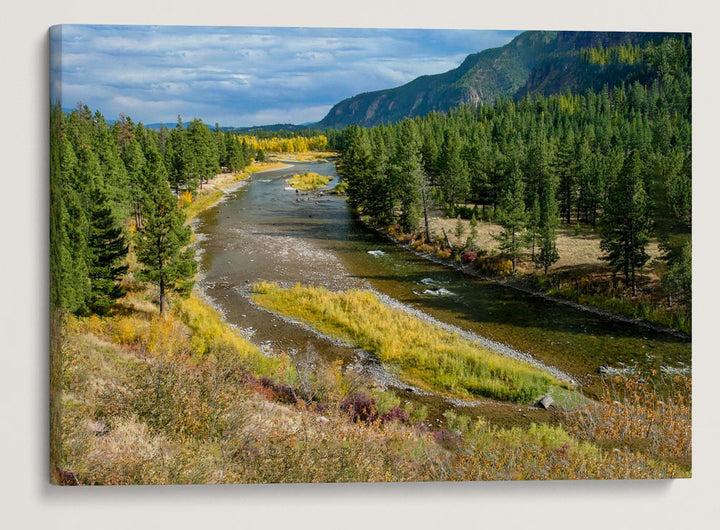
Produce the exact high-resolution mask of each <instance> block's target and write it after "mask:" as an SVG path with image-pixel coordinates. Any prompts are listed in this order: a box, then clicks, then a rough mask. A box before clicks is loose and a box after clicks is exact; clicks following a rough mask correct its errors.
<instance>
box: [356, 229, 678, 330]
mask: <svg viewBox="0 0 720 530" xmlns="http://www.w3.org/2000/svg"><path fill="white" fill-rule="evenodd" d="M361 222H362V223H363V224H364V225H365V226H366V227H367V228H369V229H371V230H374V231H375V232H377V233H378V234H380V235H382V236H383V237H385V238H386V239H387V240H389V241H391V242H392V243H394V244H395V245H397V246H399V247H401V248H403V249H405V250H407V251H409V252H412V253H413V254H415V255H416V256H418V257H420V258H423V259H425V260H428V261H431V262H433V263H437V264H438V265H443V266H445V267H449V268H452V269H455V270H457V271H458V272H461V273H463V274H465V275H467V276H471V277H473V278H478V279H479V280H482V281H485V282H492V283H494V284H497V285H501V286H503V287H507V288H509V289H515V290H516V291H520V292H522V293H525V294H529V295H531V296H536V297H538V298H541V299H543V300H548V301H550V302H554V303H557V304H563V305H566V306H569V307H572V308H574V309H578V310H580V311H586V312H588V313H592V314H594V315H598V316H602V317H605V318H609V319H612V320H615V321H618V322H624V323H627V324H633V325H636V326H639V327H642V328H645V329H649V330H652V331H657V332H659V333H667V334H669V335H672V336H673V337H676V338H679V339H683V340H688V341H689V340H690V338H691V337H690V336H689V335H688V334H687V333H683V332H682V331H678V330H676V329H672V328H669V327H667V326H661V325H659V324H653V323H651V322H647V321H646V320H639V319H635V318H631V317H627V316H625V315H618V314H617V313H613V312H611V311H608V310H606V309H601V308H599V307H593V306H590V305H586V304H580V303H578V302H573V301H572V300H567V299H565V298H560V297H558V296H552V295H549V294H545V293H541V292H539V291H536V290H534V289H531V288H529V287H526V286H523V285H518V284H516V283H513V282H510V281H507V280H501V279H498V278H492V277H488V276H482V275H481V274H478V272H477V271H476V270H473V269H469V268H467V267H465V266H464V265H463V264H462V263H456V262H453V261H450V260H444V259H441V258H439V257H437V256H433V255H431V254H427V253H424V252H419V251H417V250H415V249H414V248H412V246H411V245H409V244H407V243H403V242H401V241H399V240H398V239H397V238H395V237H393V236H392V235H391V234H390V233H389V232H388V231H387V230H385V229H383V228H380V227H377V226H374V225H372V224H371V223H367V222H365V221H363V220H361Z"/></svg>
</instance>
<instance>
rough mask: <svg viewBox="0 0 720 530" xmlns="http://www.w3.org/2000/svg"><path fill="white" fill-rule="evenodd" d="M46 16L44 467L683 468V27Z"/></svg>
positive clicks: (178, 472) (97, 476) (583, 475)
mask: <svg viewBox="0 0 720 530" xmlns="http://www.w3.org/2000/svg"><path fill="white" fill-rule="evenodd" d="M50 42H51V66H50V74H51V75H50V83H51V90H50V96H51V102H50V109H49V111H50V195H51V201H50V280H51V281H50V306H51V315H50V318H51V325H50V331H51V341H50V349H51V351H50V355H51V363H50V367H51V369H50V388H51V393H50V398H51V407H50V416H51V417H50V425H51V429H50V438H51V440H50V453H51V454H50V472H51V473H50V475H51V482H52V483H54V484H63V485H100V484H103V485H119V484H125V485H126V484H135V485H141V484H207V483H278V482H295V483H305V482H378V481H382V482H390V481H486V480H543V479H620V478H621V479H643V478H682V477H690V476H691V471H692V466H691V462H692V459H691V454H692V451H691V423H692V422H691V418H692V414H691V412H692V410H691V409H692V407H691V405H692V403H691V388H692V373H691V306H692V300H691V271H692V266H691V265H692V252H691V221H692V202H691V189H692V162H691V161H692V137H691V129H692V127H691V65H692V61H691V57H692V40H691V35H690V34H687V33H643V32H635V33H629V32H622V33H621V32H577V31H525V32H520V31H488V30H473V31H470V30H462V31H461V30H431V29H427V30H408V29H404V30H400V29H398V30H393V29H334V28H280V27H277V28H272V27H269V28H260V27H188V26H182V27H181V26H92V25H62V26H54V27H53V28H51V30H50Z"/></svg>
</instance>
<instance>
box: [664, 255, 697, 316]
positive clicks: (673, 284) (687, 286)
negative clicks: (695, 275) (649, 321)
mask: <svg viewBox="0 0 720 530" xmlns="http://www.w3.org/2000/svg"><path fill="white" fill-rule="evenodd" d="M662 283H663V286H664V287H665V290H666V291H667V293H668V305H669V306H672V304H673V300H674V299H678V298H679V299H681V300H684V301H686V302H688V303H690V302H691V301H692V243H691V242H688V243H686V244H685V246H684V247H683V248H682V251H681V253H680V256H679V259H677V260H675V261H674V262H672V263H671V264H670V268H669V269H668V271H667V273H666V274H665V276H663V278H662Z"/></svg>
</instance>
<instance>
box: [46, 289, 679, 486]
mask: <svg viewBox="0 0 720 530" xmlns="http://www.w3.org/2000/svg"><path fill="white" fill-rule="evenodd" d="M153 298H154V296H153V294H152V293H151V292H148V291H144V290H139V291H133V292H131V293H130V294H128V295H126V297H125V298H124V299H123V300H121V301H120V303H119V306H118V312H117V313H116V314H115V315H113V316H106V317H99V316H90V317H75V316H68V317H67V320H66V321H65V323H64V324H65V326H64V329H65V340H64V342H63V362H62V451H61V459H60V460H59V461H58V467H57V470H56V480H58V481H60V482H61V483H66V484H75V483H79V484H169V483H175V484H177V483H181V484H182V483H238V482H263V483H267V482H336V481H339V482H353V481H408V480H415V481H417V480H511V479H527V480H533V479H568V478H570V479H573V478H662V477H677V476H685V475H686V474H687V472H686V471H683V469H688V468H687V467H685V466H683V465H682V464H683V461H684V460H683V459H685V460H687V459H688V452H689V444H688V440H689V428H690V421H689V403H688V402H685V403H684V405H685V408H684V409H682V410H681V409H678V407H676V406H675V405H674V404H673V403H667V404H663V405H657V404H656V402H657V399H654V400H653V399H652V396H651V393H648V394H647V397H646V398H643V399H641V400H633V399H632V398H631V396H627V397H629V398H631V399H629V400H628V404H627V405H625V404H624V405H619V404H613V402H612V401H611V400H610V399H608V401H607V403H603V404H602V407H601V408H598V409H597V411H595V410H592V409H590V410H586V411H585V412H583V413H582V414H579V413H573V414H568V415H567V417H566V426H564V427H563V426H558V425H554V426H551V425H546V424H533V425H531V426H529V427H526V428H520V427H516V428H511V429H503V428H499V427H496V426H493V425H492V424H489V423H487V422H486V421H484V420H482V419H478V420H470V419H469V418H467V417H463V416H457V415H456V414H454V413H451V412H448V413H446V414H445V416H444V421H443V424H442V425H441V426H438V427H432V428H431V427H430V426H429V425H428V424H426V423H424V422H423V421H421V420H422V418H423V414H422V411H417V410H413V409H412V407H410V406H408V405H407V404H406V405H401V402H400V400H399V399H397V398H395V397H394V396H393V395H392V394H391V393H389V392H387V391H381V390H378V389H376V388H370V387H369V385H368V386H366V385H365V384H364V383H363V381H362V380H359V379H357V377H353V376H352V375H351V374H350V373H343V371H342V369H341V367H340V366H339V365H337V364H329V365H326V364H323V363H318V365H317V366H316V368H315V369H314V370H312V371H310V370H307V369H305V368H303V367H302V366H295V365H294V364H293V362H292V360H291V359H290V358H289V357H287V356H285V355H283V354H282V353H276V354H275V355H273V356H271V357H268V356H266V355H265V354H263V353H262V352H260V350H259V349H258V348H256V347H255V346H252V345H251V344H249V343H248V342H247V341H246V340H245V339H244V338H242V337H241V336H239V335H238V334H237V332H236V331H235V330H233V329H232V328H230V327H229V326H228V325H227V324H225V323H224V322H223V321H222V320H221V318H220V316H219V315H218V314H217V313H216V312H215V311H214V310H213V309H212V308H211V307H209V306H207V305H206V304H204V303H203V302H201V301H200V300H199V299H197V298H195V297H190V298H188V299H185V300H181V299H176V300H175V303H174V304H173V308H172V310H171V311H169V312H168V313H167V315H166V317H165V318H160V317H159V312H158V310H157V306H156V305H155V304H154V303H153V302H152V299H153ZM633 384H634V385H637V384H639V383H637V382H635V383H633ZM608 395H610V394H608ZM612 396H613V397H612V399H613V400H614V399H616V398H618V397H619V394H617V393H613V394H612ZM623 400H625V399H624V398H623ZM678 412H684V415H682V414H677V413H678ZM660 413H662V414H660ZM683 422H684V423H683ZM648 433H649V436H646V435H647V434H648ZM595 438H597V439H600V440H601V441H602V442H603V443H602V444H601V445H597V444H596V443H594V442H593V440H594V439H595ZM628 440H629V441H630V442H632V443H628ZM645 440H649V441H648V443H642V442H644V441H645ZM655 440H657V443H655ZM638 441H639V442H638ZM673 455H679V456H673Z"/></svg>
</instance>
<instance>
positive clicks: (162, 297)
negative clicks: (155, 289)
mask: <svg viewBox="0 0 720 530" xmlns="http://www.w3.org/2000/svg"><path fill="white" fill-rule="evenodd" d="M164 311H165V282H164V280H163V277H162V276H160V316H161V317H162V316H163V314H164Z"/></svg>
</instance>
